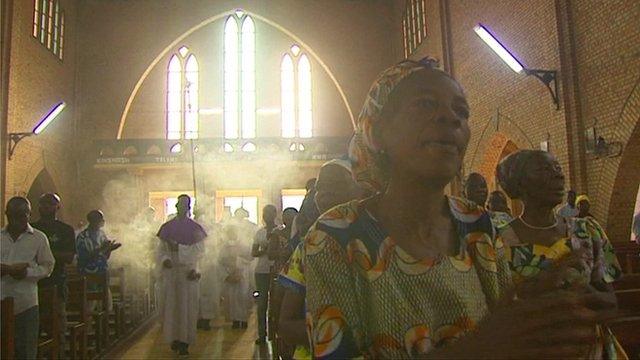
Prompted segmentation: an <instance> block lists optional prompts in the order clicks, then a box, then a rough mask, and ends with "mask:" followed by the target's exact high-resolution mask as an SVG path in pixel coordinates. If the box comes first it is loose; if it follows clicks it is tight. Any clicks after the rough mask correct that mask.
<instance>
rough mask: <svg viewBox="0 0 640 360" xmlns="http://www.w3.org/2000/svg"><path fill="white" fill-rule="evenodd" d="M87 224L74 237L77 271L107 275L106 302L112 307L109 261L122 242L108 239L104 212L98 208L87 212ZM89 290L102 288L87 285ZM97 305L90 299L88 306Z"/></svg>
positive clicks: (108, 307) (107, 306) (109, 308)
mask: <svg viewBox="0 0 640 360" xmlns="http://www.w3.org/2000/svg"><path fill="white" fill-rule="evenodd" d="M87 222H88V225H87V227H86V229H84V230H83V231H81V232H80V233H79V234H78V236H77V238H76V253H77V254H78V257H77V260H78V272H79V273H80V274H83V275H84V274H99V275H104V276H106V277H107V292H108V293H109V295H108V296H107V304H106V308H107V309H108V310H111V309H112V306H113V302H112V298H111V290H110V289H109V285H108V280H109V277H108V275H109V263H108V260H109V258H110V257H111V252H113V251H114V250H116V249H118V248H120V246H122V244H120V243H118V242H115V241H113V240H109V238H107V234H105V232H104V230H103V228H104V225H105V219H104V214H103V213H102V211H100V210H91V211H89V213H88V214H87ZM88 290H90V291H99V290H102V289H100V288H99V286H98V285H96V286H91V287H88ZM96 305H97V302H96V301H91V304H90V307H94V306H96Z"/></svg>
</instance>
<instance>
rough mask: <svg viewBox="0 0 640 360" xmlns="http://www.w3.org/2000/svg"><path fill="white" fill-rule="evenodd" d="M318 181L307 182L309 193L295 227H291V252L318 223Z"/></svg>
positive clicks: (310, 180)
mask: <svg viewBox="0 0 640 360" xmlns="http://www.w3.org/2000/svg"><path fill="white" fill-rule="evenodd" d="M316 181H317V180H316V179H315V178H313V179H309V180H307V184H306V189H307V193H306V194H305V196H304V199H303V200H302V205H301V206H300V211H299V212H298V215H297V216H296V218H295V220H294V222H293V225H292V226H291V237H290V238H289V251H290V252H292V251H293V250H294V249H295V248H296V246H298V243H300V240H301V239H302V237H304V235H306V234H307V231H308V230H309V228H310V227H311V225H313V222H314V221H316V219H317V218H318V216H320V213H319V212H318V208H317V207H316V202H315V198H316Z"/></svg>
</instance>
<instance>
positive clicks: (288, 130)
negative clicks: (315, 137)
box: [280, 54, 296, 138]
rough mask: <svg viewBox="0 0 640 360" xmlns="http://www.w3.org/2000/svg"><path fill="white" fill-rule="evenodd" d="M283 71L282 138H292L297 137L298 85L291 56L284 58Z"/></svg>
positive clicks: (287, 55) (286, 55)
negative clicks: (296, 92) (296, 91)
mask: <svg viewBox="0 0 640 360" xmlns="http://www.w3.org/2000/svg"><path fill="white" fill-rule="evenodd" d="M281 71H282V73H281V79H280V81H281V85H280V86H281V91H282V94H281V103H282V104H281V106H282V137H285V138H292V137H295V136H296V95H295V86H296V85H295V73H294V70H293V60H291V56H290V55H289V54H285V55H284V57H283V58H282V69H281Z"/></svg>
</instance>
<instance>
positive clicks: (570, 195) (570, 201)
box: [557, 190, 578, 225]
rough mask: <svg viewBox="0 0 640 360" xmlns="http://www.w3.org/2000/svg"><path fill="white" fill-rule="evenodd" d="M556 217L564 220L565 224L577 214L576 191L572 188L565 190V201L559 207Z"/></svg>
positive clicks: (569, 222)
mask: <svg viewBox="0 0 640 360" xmlns="http://www.w3.org/2000/svg"><path fill="white" fill-rule="evenodd" d="M557 214H558V217H559V218H560V219H562V221H564V223H565V224H567V225H569V224H571V220H572V219H573V218H574V217H576V216H578V208H577V207H576V192H575V191H573V190H569V191H567V203H566V204H564V206H562V207H560V208H559V209H558V211H557Z"/></svg>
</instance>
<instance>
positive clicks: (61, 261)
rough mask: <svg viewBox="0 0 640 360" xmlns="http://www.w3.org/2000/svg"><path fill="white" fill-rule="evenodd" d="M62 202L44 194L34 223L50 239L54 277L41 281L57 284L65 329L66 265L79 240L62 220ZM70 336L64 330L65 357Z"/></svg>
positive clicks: (62, 348) (46, 284) (62, 346)
mask: <svg viewBox="0 0 640 360" xmlns="http://www.w3.org/2000/svg"><path fill="white" fill-rule="evenodd" d="M61 205H62V203H61V199H60V196H58V195H57V194H53V193H46V194H43V195H42V196H41V197H40V199H39V200H38V211H39V212H40V219H39V220H38V221H36V222H34V223H32V224H31V226H33V228H34V229H38V230H40V231H42V232H43V233H44V234H45V235H47V238H48V239H49V246H50V247H51V252H52V253H53V257H54V258H55V260H56V265H55V267H54V268H53V272H52V273H51V276H49V277H48V278H46V279H42V280H40V281H39V282H38V286H40V288H46V287H51V286H55V287H56V288H57V290H58V296H59V297H60V300H61V301H59V306H58V308H57V309H58V318H59V322H60V325H61V328H62V329H66V328H67V312H66V301H67V293H68V289H67V273H66V270H65V266H66V265H67V264H70V263H71V262H72V261H73V257H74V256H75V254H76V239H75V237H76V236H75V231H74V230H73V228H72V227H71V226H70V225H68V224H65V223H63V222H62V221H60V220H58V211H59V210H60V207H61ZM65 342H66V335H65V332H64V331H60V344H59V345H60V346H59V349H60V358H64V357H65Z"/></svg>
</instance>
